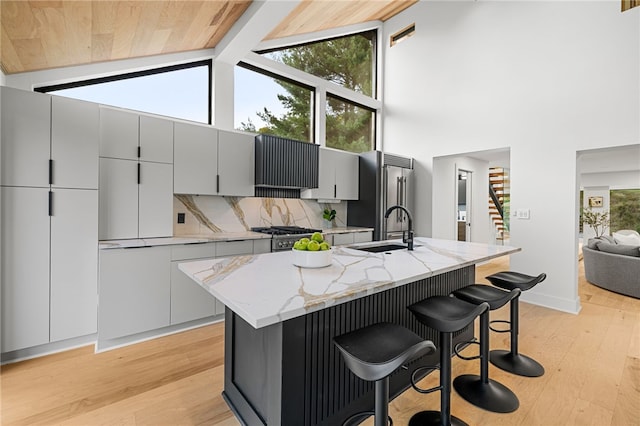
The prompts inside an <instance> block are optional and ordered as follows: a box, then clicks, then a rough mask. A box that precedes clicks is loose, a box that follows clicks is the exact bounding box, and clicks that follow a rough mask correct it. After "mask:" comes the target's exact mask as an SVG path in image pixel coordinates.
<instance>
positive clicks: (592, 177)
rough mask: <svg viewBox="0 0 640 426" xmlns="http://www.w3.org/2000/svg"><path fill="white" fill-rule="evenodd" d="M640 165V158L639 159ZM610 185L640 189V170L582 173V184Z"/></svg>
mask: <svg viewBox="0 0 640 426" xmlns="http://www.w3.org/2000/svg"><path fill="white" fill-rule="evenodd" d="M638 163H639V165H640V159H638ZM604 185H606V186H608V187H609V189H639V188H640V170H635V171H626V172H607V173H582V174H581V175H580V186H582V187H583V188H585V189H586V188H587V187H590V186H604Z"/></svg>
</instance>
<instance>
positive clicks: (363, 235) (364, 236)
mask: <svg viewBox="0 0 640 426" xmlns="http://www.w3.org/2000/svg"><path fill="white" fill-rule="evenodd" d="M369 241H373V235H371V231H367V232H356V233H354V234H353V242H354V243H368V242H369Z"/></svg>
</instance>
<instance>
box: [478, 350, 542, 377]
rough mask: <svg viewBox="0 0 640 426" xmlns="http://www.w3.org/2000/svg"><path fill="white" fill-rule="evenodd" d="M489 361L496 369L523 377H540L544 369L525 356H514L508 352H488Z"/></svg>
mask: <svg viewBox="0 0 640 426" xmlns="http://www.w3.org/2000/svg"><path fill="white" fill-rule="evenodd" d="M489 361H491V364H493V365H495V366H496V367H498V368H500V369H502V370H504V371H508V372H509V373H513V374H517V375H518V376H525V377H540V376H542V375H544V367H543V366H542V365H540V363H539V362H538V361H536V360H534V359H532V358H529V357H528V356H526V355H522V354H516V355H514V354H513V353H512V352H510V351H505V350H493V351H491V352H489Z"/></svg>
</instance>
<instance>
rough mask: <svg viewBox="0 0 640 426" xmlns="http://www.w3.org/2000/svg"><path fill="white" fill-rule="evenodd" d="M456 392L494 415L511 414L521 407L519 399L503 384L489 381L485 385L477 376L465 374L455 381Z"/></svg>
mask: <svg viewBox="0 0 640 426" xmlns="http://www.w3.org/2000/svg"><path fill="white" fill-rule="evenodd" d="M453 387H454V388H455V390H456V392H458V394H459V395H460V396H461V397H463V398H464V399H466V400H467V401H469V402H470V403H472V404H473V405H475V406H476V407H480V408H484V409H485V410H487V411H491V412H494V413H511V412H513V411H516V410H517V409H518V407H519V406H520V402H519V401H518V397H517V396H516V395H515V394H514V393H513V392H511V390H510V389H509V388H507V387H506V386H505V385H503V384H502V383H499V382H496V381H495V380H491V379H489V381H488V382H487V383H485V382H484V381H483V380H482V379H481V378H480V376H478V375H476V374H463V375H462V376H458V377H456V378H455V379H453Z"/></svg>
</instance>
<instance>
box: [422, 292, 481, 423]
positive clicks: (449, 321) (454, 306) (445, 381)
mask: <svg viewBox="0 0 640 426" xmlns="http://www.w3.org/2000/svg"><path fill="white" fill-rule="evenodd" d="M488 309H489V305H488V304H487V303H482V304H480V305H474V304H471V303H468V302H465V301H464V300H460V299H456V298H454V297H449V296H433V297H429V298H427V299H424V300H422V301H420V302H417V303H414V304H413V305H411V306H409V310H410V311H411V312H412V313H413V314H414V315H415V317H416V319H417V320H418V321H420V322H421V323H422V324H424V325H426V326H427V327H431V328H433V329H435V330H437V331H438V332H439V337H440V385H439V386H437V387H435V388H432V389H419V388H418V387H417V386H416V385H415V382H414V377H415V375H416V373H417V372H418V371H419V370H421V369H423V368H424V367H422V368H419V369H417V370H416V371H414V373H413V376H412V383H411V384H412V386H413V387H414V389H416V390H417V391H418V392H421V393H430V392H434V391H437V390H439V391H440V411H421V412H419V413H416V414H414V415H413V416H412V417H411V420H410V421H409V426H426V425H442V426H448V425H454V426H468V425H467V423H465V422H464V421H462V420H460V419H459V418H457V417H454V416H452V415H451V352H452V348H451V341H452V335H453V333H454V332H456V331H459V330H462V329H463V328H465V327H466V326H467V325H469V324H471V323H472V322H473V320H474V319H475V318H476V317H477V316H478V315H480V314H482V313H483V312H487V311H488ZM432 368H433V367H432Z"/></svg>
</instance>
